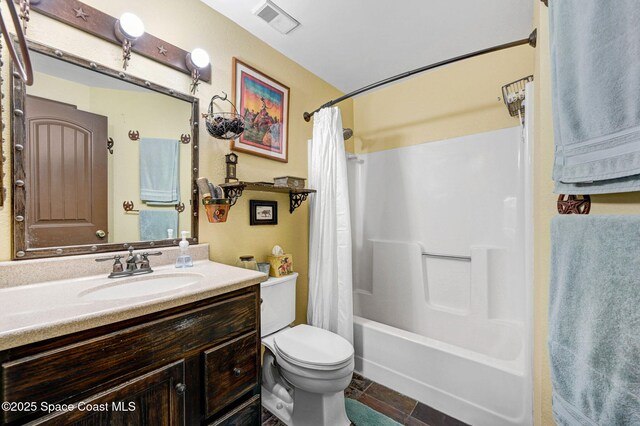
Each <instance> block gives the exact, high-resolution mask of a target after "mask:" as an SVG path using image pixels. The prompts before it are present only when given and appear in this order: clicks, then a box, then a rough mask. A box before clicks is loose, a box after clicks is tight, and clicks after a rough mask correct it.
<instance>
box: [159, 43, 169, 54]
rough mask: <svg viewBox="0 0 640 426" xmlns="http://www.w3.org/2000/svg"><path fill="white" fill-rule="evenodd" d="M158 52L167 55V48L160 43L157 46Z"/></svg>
mask: <svg viewBox="0 0 640 426" xmlns="http://www.w3.org/2000/svg"><path fill="white" fill-rule="evenodd" d="M158 53H159V54H160V55H164V56H167V49H166V48H165V47H164V46H163V45H160V46H158Z"/></svg>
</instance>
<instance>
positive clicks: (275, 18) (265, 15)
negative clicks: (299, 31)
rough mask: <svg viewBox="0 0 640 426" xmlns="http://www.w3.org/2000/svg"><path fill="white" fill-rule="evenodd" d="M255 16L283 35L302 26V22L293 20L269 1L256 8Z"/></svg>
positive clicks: (265, 0) (254, 10)
mask: <svg viewBox="0 0 640 426" xmlns="http://www.w3.org/2000/svg"><path fill="white" fill-rule="evenodd" d="M253 14H254V15H256V16H258V17H259V18H261V19H262V20H263V21H265V22H266V23H267V24H269V25H271V26H272V27H273V28H275V29H276V30H278V31H279V32H281V33H282V34H288V33H290V32H291V31H292V30H294V29H295V28H296V27H298V25H300V22H298V21H296V20H295V19H293V18H292V17H291V16H290V15H289V14H288V13H287V12H285V11H284V10H282V9H280V8H279V7H278V6H276V5H275V4H273V2H271V1H269V0H264V1H263V2H262V3H260V4H259V5H258V6H256V7H255V8H254V9H253Z"/></svg>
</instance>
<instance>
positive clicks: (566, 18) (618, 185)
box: [549, 0, 640, 194]
mask: <svg viewBox="0 0 640 426" xmlns="http://www.w3.org/2000/svg"><path fill="white" fill-rule="evenodd" d="M638 22H640V7H638V2H637V1H636V0H617V1H616V2H614V3H612V2H607V1H584V0H559V1H558V0H557V1H552V2H549V27H550V48H551V80H552V105H553V118H554V133H555V144H556V152H555V167H554V171H553V179H554V181H555V182H556V183H557V185H556V192H563V193H572V194H575V193H587V194H591V193H608V192H626V191H637V190H640V177H639V176H637V175H638V174H640V60H638V57H639V56H640V31H638ZM630 176H634V177H633V178H629V177H630ZM620 178H627V179H626V180H624V181H618V180H617V179H620Z"/></svg>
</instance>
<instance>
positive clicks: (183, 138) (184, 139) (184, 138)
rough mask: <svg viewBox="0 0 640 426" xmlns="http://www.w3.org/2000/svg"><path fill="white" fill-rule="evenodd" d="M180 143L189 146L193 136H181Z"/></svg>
mask: <svg viewBox="0 0 640 426" xmlns="http://www.w3.org/2000/svg"><path fill="white" fill-rule="evenodd" d="M180 142H181V143H183V144H185V145H186V144H188V143H189V142H191V135H187V134H184V133H183V134H182V135H181V136H180Z"/></svg>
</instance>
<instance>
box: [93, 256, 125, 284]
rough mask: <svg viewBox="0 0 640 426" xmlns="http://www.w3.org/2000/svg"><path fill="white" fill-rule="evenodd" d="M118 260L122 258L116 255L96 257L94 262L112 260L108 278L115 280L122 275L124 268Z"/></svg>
mask: <svg viewBox="0 0 640 426" xmlns="http://www.w3.org/2000/svg"><path fill="white" fill-rule="evenodd" d="M120 259H122V256H121V255H118V254H117V255H115V256H107V257H98V258H96V259H95V261H96V262H106V261H107V260H113V261H114V262H113V267H112V269H111V273H110V274H109V278H117V277H120V276H123V275H124V266H123V265H122V262H120Z"/></svg>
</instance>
